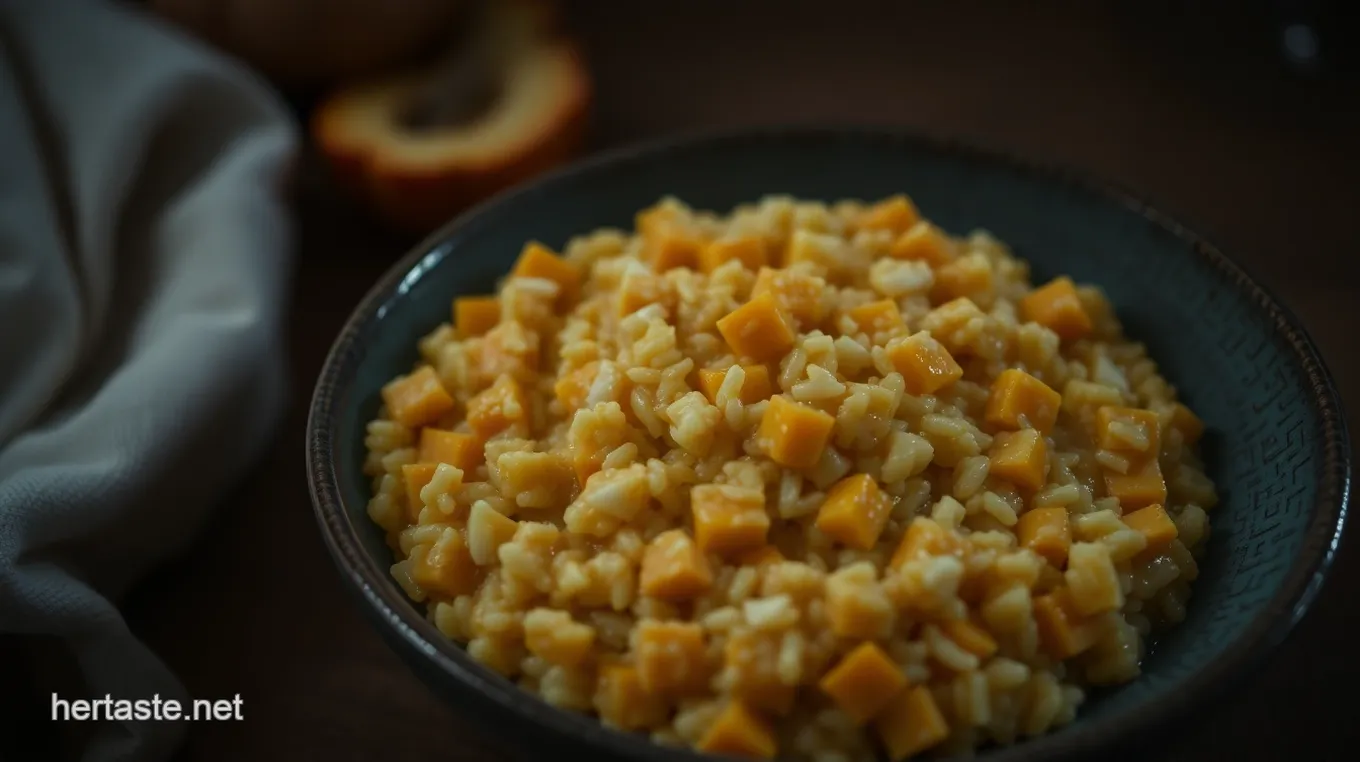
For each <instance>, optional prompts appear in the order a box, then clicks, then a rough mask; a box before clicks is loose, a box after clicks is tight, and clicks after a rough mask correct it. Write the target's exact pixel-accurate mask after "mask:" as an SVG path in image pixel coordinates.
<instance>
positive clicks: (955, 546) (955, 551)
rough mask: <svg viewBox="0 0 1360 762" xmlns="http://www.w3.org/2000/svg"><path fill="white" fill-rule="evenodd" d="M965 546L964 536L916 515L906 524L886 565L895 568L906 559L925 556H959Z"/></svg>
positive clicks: (932, 520)
mask: <svg viewBox="0 0 1360 762" xmlns="http://www.w3.org/2000/svg"><path fill="white" fill-rule="evenodd" d="M966 548H967V540H966V539H965V538H963V537H960V536H959V535H958V534H957V533H955V532H953V531H950V530H948V529H945V528H944V527H942V526H940V524H939V522H937V521H935V520H934V519H932V518H928V517H926V516H917V517H916V518H914V519H912V521H911V524H909V525H908V526H907V531H906V533H905V534H903V535H902V541H901V542H900V543H898V545H897V550H896V551H894V552H893V555H892V560H890V561H889V562H888V565H889V566H891V567H892V568H894V569H897V568H900V567H901V566H902V564H905V563H906V562H908V561H911V560H913V559H917V558H924V557H926V556H961V555H963V551H964V550H965V549H966Z"/></svg>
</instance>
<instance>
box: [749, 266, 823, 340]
mask: <svg viewBox="0 0 1360 762" xmlns="http://www.w3.org/2000/svg"><path fill="white" fill-rule="evenodd" d="M766 294H768V295H769V296H772V297H774V301H775V304H777V305H779V308H780V309H781V310H782V311H783V312H784V314H785V315H787V316H788V317H789V318H791V319H792V320H793V321H794V322H795V323H796V324H797V326H798V327H800V328H801V329H802V330H804V331H807V330H810V329H812V328H815V327H816V326H819V325H821V324H822V321H823V320H825V319H826V301H825V299H826V281H825V280H823V279H822V278H818V277H817V276H815V275H809V274H808V273H805V272H799V271H797V270H775V269H772V268H769V267H762V268H760V271H759V272H758V273H756V282H755V285H753V286H751V298H752V299H755V298H756V297H758V296H763V295H766Z"/></svg>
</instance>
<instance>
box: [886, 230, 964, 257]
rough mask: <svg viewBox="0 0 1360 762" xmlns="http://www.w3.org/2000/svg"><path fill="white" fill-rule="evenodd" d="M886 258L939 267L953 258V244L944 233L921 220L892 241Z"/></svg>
mask: <svg viewBox="0 0 1360 762" xmlns="http://www.w3.org/2000/svg"><path fill="white" fill-rule="evenodd" d="M888 256H890V257H894V258H896V259H915V260H919V261H921V262H926V263H928V264H929V265H930V266H931V267H940V266H942V265H944V264H946V263H947V262H949V261H950V260H951V259H953V258H954V244H953V243H952V242H951V241H950V240H949V236H947V235H945V234H944V231H942V230H940V229H939V228H937V227H935V226H934V225H932V224H930V223H929V222H926V221H925V220H922V221H920V222H918V223H916V224H915V225H912V226H911V227H910V228H908V229H907V230H906V232H904V233H902V234H901V235H900V236H898V237H897V240H895V241H893V243H892V246H891V247H890V248H889V249H888Z"/></svg>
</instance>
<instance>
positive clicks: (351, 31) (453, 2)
mask: <svg viewBox="0 0 1360 762" xmlns="http://www.w3.org/2000/svg"><path fill="white" fill-rule="evenodd" d="M462 4H463V3H462V0H148V5H149V6H150V8H151V9H152V10H153V11H155V12H157V13H159V14H160V15H161V16H163V17H165V18H166V19H168V20H170V21H172V22H175V23H177V24H179V25H180V26H182V27H184V28H186V29H187V30H189V31H190V32H192V33H194V34H195V35H197V36H198V37H200V38H202V39H204V40H206V41H207V42H209V43H212V44H213V45H215V46H217V47H219V48H221V49H222V50H224V51H226V52H228V53H230V54H232V55H234V56H236V57H238V58H240V59H242V60H243V61H245V62H246V63H248V64H250V65H251V66H254V67H255V68H256V69H258V70H259V71H261V72H262V73H263V74H265V76H267V77H269V78H271V79H273V80H274V81H276V82H277V83H279V84H280V85H283V86H285V87H308V86H315V85H321V84H325V83H329V82H334V81H336V80H339V79H345V78H349V77H355V76H360V75H366V74H370V73H373V72H375V71H379V70H382V69H385V68H388V67H391V66H395V65H398V64H401V63H404V62H406V61H407V60H408V59H410V58H411V57H412V56H416V55H419V54H420V53H421V52H423V51H424V50H426V49H428V48H430V47H431V46H434V45H437V44H438V43H439V42H440V41H441V40H443V39H446V38H447V37H448V35H449V34H450V31H451V29H452V26H453V25H454V24H455V23H456V22H457V18H456V17H457V16H458V11H459V6H460V5H462Z"/></svg>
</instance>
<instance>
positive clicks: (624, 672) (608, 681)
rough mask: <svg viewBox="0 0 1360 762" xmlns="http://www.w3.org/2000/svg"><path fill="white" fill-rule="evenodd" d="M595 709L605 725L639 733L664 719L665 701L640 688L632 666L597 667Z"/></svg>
mask: <svg viewBox="0 0 1360 762" xmlns="http://www.w3.org/2000/svg"><path fill="white" fill-rule="evenodd" d="M595 709H596V711H597V712H599V714H600V719H601V720H603V721H604V722H605V724H607V725H612V726H613V727H616V728H622V729H623V730H643V729H645V728H649V727H651V726H653V725H656V724H658V723H660V722H661V721H663V720H664V719H665V718H666V712H667V709H668V707H667V706H666V701H665V698H664V697H662V696H658V695H656V694H653V693H652V692H650V691H648V690H647V689H646V688H644V687H642V676H641V675H639V674H638V669H637V667H636V666H634V665H632V664H626V663H618V662H613V663H606V664H603V665H601V667H600V670H599V673H598V676H597V677H596V685H595Z"/></svg>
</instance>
